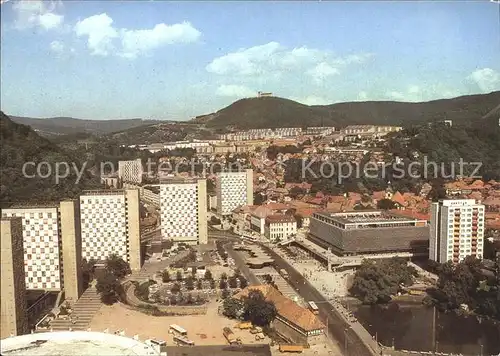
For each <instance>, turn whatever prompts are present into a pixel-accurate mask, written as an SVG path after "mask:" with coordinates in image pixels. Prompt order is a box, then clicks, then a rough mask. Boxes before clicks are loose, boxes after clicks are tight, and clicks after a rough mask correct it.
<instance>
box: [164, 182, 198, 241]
mask: <svg viewBox="0 0 500 356" xmlns="http://www.w3.org/2000/svg"><path fill="white" fill-rule="evenodd" d="M160 226H161V234H162V236H163V238H165V239H171V240H174V241H175V242H184V243H187V244H192V245H197V244H206V243H208V230H207V229H208V226H207V181H206V180H205V179H170V180H165V181H164V182H161V184H160Z"/></svg>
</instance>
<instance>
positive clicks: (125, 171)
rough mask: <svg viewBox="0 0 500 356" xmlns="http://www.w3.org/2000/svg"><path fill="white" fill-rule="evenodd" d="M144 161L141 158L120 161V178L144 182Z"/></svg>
mask: <svg viewBox="0 0 500 356" xmlns="http://www.w3.org/2000/svg"><path fill="white" fill-rule="evenodd" d="M142 173H143V170H142V162H141V159H140V158H138V159H135V160H131V161H118V178H120V179H121V180H122V181H123V182H129V183H137V184H140V183H142Z"/></svg>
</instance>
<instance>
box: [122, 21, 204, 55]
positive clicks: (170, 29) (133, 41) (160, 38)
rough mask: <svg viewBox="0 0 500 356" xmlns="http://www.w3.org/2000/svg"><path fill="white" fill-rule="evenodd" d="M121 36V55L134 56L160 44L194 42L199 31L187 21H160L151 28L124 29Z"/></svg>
mask: <svg viewBox="0 0 500 356" xmlns="http://www.w3.org/2000/svg"><path fill="white" fill-rule="evenodd" d="M121 36H122V46H123V55H124V56H125V57H130V58H135V57H136V56H137V55H138V54H140V53H143V52H149V51H151V50H153V49H156V48H158V47H160V46H162V45H168V44H174V43H190V42H195V41H197V40H198V39H199V37H200V36H201V32H200V31H198V30H197V29H196V28H194V27H193V26H192V25H191V24H190V23H189V22H183V23H180V24H174V25H166V24H164V23H161V24H158V25H156V26H155V27H154V28H153V29H151V30H126V29H125V30H123V31H122V33H121Z"/></svg>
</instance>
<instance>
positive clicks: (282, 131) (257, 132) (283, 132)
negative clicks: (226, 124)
mask: <svg viewBox="0 0 500 356" xmlns="http://www.w3.org/2000/svg"><path fill="white" fill-rule="evenodd" d="M334 131H335V127H331V126H329V127H319V126H315V127H308V128H306V129H305V130H303V129H302V128H300V127H279V128H275V129H252V130H248V131H239V132H233V133H226V134H221V135H218V136H217V137H218V138H219V139H220V140H226V141H246V140H263V139H272V138H281V137H293V136H300V135H330V134H332V133H333V132H334Z"/></svg>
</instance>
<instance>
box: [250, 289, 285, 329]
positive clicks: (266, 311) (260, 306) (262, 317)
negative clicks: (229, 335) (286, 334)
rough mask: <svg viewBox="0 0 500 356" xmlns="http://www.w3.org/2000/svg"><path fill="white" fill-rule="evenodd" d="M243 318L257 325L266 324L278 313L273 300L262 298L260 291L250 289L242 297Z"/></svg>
mask: <svg viewBox="0 0 500 356" xmlns="http://www.w3.org/2000/svg"><path fill="white" fill-rule="evenodd" d="M243 305H244V307H245V312H244V319H245V320H249V321H251V322H252V324H254V325H257V326H268V325H269V324H270V323H271V322H272V321H273V320H274V318H276V315H277V314H278V312H277V310H276V306H275V305H274V303H273V302H271V301H268V300H266V299H265V298H264V295H263V294H262V292H261V291H258V290H252V291H250V292H249V293H248V297H246V298H244V299H243Z"/></svg>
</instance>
